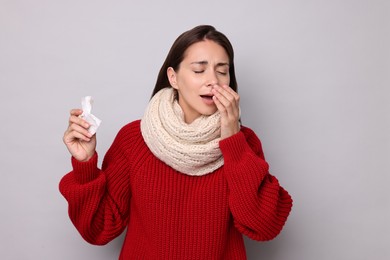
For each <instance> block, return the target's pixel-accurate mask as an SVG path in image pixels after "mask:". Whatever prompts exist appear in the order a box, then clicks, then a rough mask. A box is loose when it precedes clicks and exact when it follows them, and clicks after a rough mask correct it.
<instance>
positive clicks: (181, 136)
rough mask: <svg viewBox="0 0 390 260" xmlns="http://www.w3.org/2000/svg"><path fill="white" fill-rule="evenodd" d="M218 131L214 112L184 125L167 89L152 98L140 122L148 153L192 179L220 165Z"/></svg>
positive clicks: (219, 129)
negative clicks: (150, 152)
mask: <svg viewBox="0 0 390 260" xmlns="http://www.w3.org/2000/svg"><path fill="white" fill-rule="evenodd" d="M220 132H221V124H220V114H219V112H218V111H217V112H216V113H214V114H213V115H210V116H203V115H202V116H200V117H199V118H197V119H195V120H194V121H193V122H192V123H191V124H187V123H185V122H184V113H183V110H182V109H181V107H180V105H179V103H178V101H177V98H176V91H175V90H174V89H173V88H171V87H169V88H164V89H162V90H160V91H159V92H157V93H156V94H155V95H154V96H153V98H152V99H151V100H150V102H149V105H148V106H147V108H146V112H145V114H144V116H143V118H142V119H141V133H142V136H143V138H144V140H145V143H146V145H147V146H148V147H149V149H150V150H151V151H152V153H153V154H154V155H155V156H156V157H157V158H159V159H160V160H161V161H163V162H165V163H166V164H167V165H169V166H171V167H172V168H173V169H175V170H177V171H179V172H181V173H184V174H187V175H192V176H202V175H205V174H207V173H211V172H213V171H214V170H216V169H218V168H219V167H221V166H222V165H223V157H222V153H221V150H220V149H219V140H220Z"/></svg>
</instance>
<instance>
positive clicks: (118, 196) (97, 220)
mask: <svg viewBox="0 0 390 260" xmlns="http://www.w3.org/2000/svg"><path fill="white" fill-rule="evenodd" d="M124 135H125V134H124V133H123V131H122V130H121V131H120V132H119V133H118V135H117V137H116V138H115V141H114V142H113V144H112V146H111V147H110V149H109V150H108V152H107V154H106V156H105V158H104V160H103V165H102V169H99V168H98V167H97V162H98V155H97V153H95V155H94V156H93V157H92V158H91V159H90V160H89V161H87V162H79V161H77V160H76V159H75V158H73V157H72V166H73V170H72V171H71V172H70V173H68V174H66V175H65V176H64V177H63V178H62V180H61V181H60V184H59V189H60V192H61V193H62V195H63V196H64V197H65V199H66V200H67V201H68V213H69V217H70V219H71V221H72V223H73V224H74V226H75V227H76V229H77V230H78V231H79V233H80V234H81V236H82V237H83V238H84V239H85V240H86V241H88V242H89V243H91V244H96V245H104V244H106V243H108V242H110V241H111V240H112V239H114V238H115V237H117V236H118V235H120V234H121V233H122V231H123V230H124V229H125V227H126V225H127V223H128V216H129V207H130V196H131V194H130V192H131V191H130V182H129V173H128V171H129V167H128V164H129V160H128V159H127V156H126V150H125V149H124V145H123V143H124V141H123V136H124Z"/></svg>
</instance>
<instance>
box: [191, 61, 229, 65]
mask: <svg viewBox="0 0 390 260" xmlns="http://www.w3.org/2000/svg"><path fill="white" fill-rule="evenodd" d="M191 64H196V65H207V64H209V62H208V61H205V60H202V61H194V62H191ZM221 66H228V67H229V63H228V62H219V63H217V67H221Z"/></svg>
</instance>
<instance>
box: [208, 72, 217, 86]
mask: <svg viewBox="0 0 390 260" xmlns="http://www.w3.org/2000/svg"><path fill="white" fill-rule="evenodd" d="M217 84H218V77H217V74H216V73H215V71H210V72H209V73H208V75H207V83H206V85H207V86H208V87H213V86H214V85H217Z"/></svg>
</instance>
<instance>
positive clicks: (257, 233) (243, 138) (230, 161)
mask: <svg viewBox="0 0 390 260" xmlns="http://www.w3.org/2000/svg"><path fill="white" fill-rule="evenodd" d="M220 148H221V151H222V154H223V156H224V161H225V162H224V169H225V171H224V172H225V176H226V180H227V183H228V186H229V190H230V193H229V207H230V210H231V213H232V215H233V219H234V224H235V226H236V228H237V229H238V230H239V231H240V232H241V233H243V234H245V235H247V236H248V237H250V238H251V239H254V240H260V241H266V240H271V239H273V238H275V237H276V236H277V235H278V234H279V233H280V232H281V230H282V228H283V226H284V224H285V222H286V220H287V217H288V215H289V213H290V211H291V208H292V199H291V196H290V195H289V194H288V192H287V191H286V190H285V189H283V188H282V187H281V186H280V185H279V182H278V180H277V179H276V178H275V177H274V176H272V175H271V174H270V173H269V172H268V169H269V166H268V164H267V162H266V161H265V159H264V154H263V151H262V148H261V142H260V140H259V139H258V138H257V136H256V135H255V133H254V132H253V131H252V130H250V129H249V128H245V127H242V129H241V131H240V132H239V133H237V134H235V135H234V136H231V137H229V138H227V139H224V140H222V141H220Z"/></svg>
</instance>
